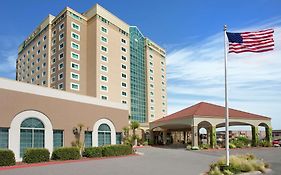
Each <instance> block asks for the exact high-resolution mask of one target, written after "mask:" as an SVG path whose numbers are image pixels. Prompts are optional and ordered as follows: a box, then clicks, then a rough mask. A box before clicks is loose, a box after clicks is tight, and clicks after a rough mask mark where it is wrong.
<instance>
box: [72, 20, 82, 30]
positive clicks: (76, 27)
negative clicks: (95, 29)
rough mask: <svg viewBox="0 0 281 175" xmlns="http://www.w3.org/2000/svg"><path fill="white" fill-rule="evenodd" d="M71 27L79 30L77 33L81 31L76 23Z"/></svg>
mask: <svg viewBox="0 0 281 175" xmlns="http://www.w3.org/2000/svg"><path fill="white" fill-rule="evenodd" d="M71 26H72V28H73V29H75V30H77V31H80V26H79V25H78V24H76V23H74V22H72V23H71Z"/></svg>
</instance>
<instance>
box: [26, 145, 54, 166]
mask: <svg viewBox="0 0 281 175" xmlns="http://www.w3.org/2000/svg"><path fill="white" fill-rule="evenodd" d="M49 160H50V152H49V150H47V149H45V148H28V149H26V150H25V152H24V155H23V162H25V163H38V162H48V161H49Z"/></svg>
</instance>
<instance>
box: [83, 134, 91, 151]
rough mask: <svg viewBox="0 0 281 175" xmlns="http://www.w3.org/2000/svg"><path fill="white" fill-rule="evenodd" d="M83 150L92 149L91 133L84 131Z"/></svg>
mask: <svg viewBox="0 0 281 175" xmlns="http://www.w3.org/2000/svg"><path fill="white" fill-rule="evenodd" d="M84 144H85V148H88V147H92V145H93V141H92V131H85V139H84Z"/></svg>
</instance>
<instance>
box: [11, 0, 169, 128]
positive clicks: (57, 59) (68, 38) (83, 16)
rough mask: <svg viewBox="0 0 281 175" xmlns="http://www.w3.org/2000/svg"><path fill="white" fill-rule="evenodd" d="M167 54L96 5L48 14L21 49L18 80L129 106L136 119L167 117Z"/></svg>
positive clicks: (136, 29)
mask: <svg viewBox="0 0 281 175" xmlns="http://www.w3.org/2000/svg"><path fill="white" fill-rule="evenodd" d="M165 56H166V54H165V50H164V49H163V48H161V47H159V46H158V45H157V44H155V43H154V42H152V41H151V40H150V39H148V38H146V37H145V36H144V35H143V34H142V33H141V32H140V30H139V29H138V28H137V27H135V26H130V25H128V24H126V23H125V22H123V21H122V20H120V19H119V18H117V17H116V16H114V15H113V14H111V13H110V12H108V11H107V10H106V9H104V8H103V7H101V6H100V5H98V4H97V5H95V6H94V7H93V8H91V9H89V10H88V11H86V12H85V13H78V12H76V11H74V10H73V9H71V8H68V7H67V8H65V9H64V10H63V11H61V12H60V13H59V14H58V15H57V16H56V17H55V16H52V15H49V16H48V17H47V18H46V19H45V20H44V21H43V22H42V23H41V24H40V25H39V26H38V27H37V28H36V29H35V30H34V31H33V32H32V34H31V35H30V36H29V37H28V38H27V39H26V40H25V41H24V42H23V43H22V44H21V45H20V46H19V50H18V59H17V66H16V68H17V71H16V79H17V81H22V82H27V83H31V84H36V85H41V86H46V87H51V88H55V89H60V90H64V91H68V92H73V93H78V94H82V95H87V96H93V97H98V98H101V99H103V100H109V101H113V102H119V103H124V104H128V106H129V108H130V115H131V120H136V121H139V122H140V123H144V124H145V123H148V122H150V121H154V120H156V119H159V118H162V117H163V116H165V115H166V113H167V99H166V98H167V93H166V60H165Z"/></svg>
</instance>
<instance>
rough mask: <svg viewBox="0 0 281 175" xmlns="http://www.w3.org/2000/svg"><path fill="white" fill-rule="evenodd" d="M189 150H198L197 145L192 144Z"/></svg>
mask: <svg viewBox="0 0 281 175" xmlns="http://www.w3.org/2000/svg"><path fill="white" fill-rule="evenodd" d="M191 150H199V147H197V146H193V147H191Z"/></svg>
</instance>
